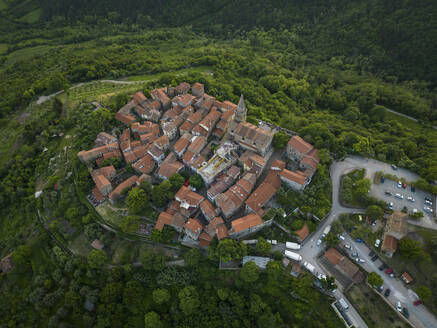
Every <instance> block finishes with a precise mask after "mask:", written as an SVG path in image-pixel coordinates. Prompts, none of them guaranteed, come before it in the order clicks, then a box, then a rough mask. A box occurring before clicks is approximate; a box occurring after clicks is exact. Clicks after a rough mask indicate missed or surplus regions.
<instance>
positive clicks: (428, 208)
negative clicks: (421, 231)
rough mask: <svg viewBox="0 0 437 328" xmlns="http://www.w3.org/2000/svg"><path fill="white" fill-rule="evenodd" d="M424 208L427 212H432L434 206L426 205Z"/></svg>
mask: <svg viewBox="0 0 437 328" xmlns="http://www.w3.org/2000/svg"><path fill="white" fill-rule="evenodd" d="M423 210H424V211H425V212H428V213H432V208H431V207H428V206H424V207H423Z"/></svg>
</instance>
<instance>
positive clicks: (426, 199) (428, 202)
mask: <svg viewBox="0 0 437 328" xmlns="http://www.w3.org/2000/svg"><path fill="white" fill-rule="evenodd" d="M425 204H428V205H431V206H432V200H431V198H429V197H425Z"/></svg>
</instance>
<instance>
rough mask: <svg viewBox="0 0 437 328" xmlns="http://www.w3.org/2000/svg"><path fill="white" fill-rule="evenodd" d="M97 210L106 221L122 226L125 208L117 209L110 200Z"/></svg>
mask: <svg viewBox="0 0 437 328" xmlns="http://www.w3.org/2000/svg"><path fill="white" fill-rule="evenodd" d="M126 210H127V209H126ZM96 211H97V212H98V213H99V214H100V216H101V217H102V218H103V219H104V220H105V221H107V222H109V223H110V224H113V225H115V226H120V224H121V221H122V220H123V215H122V212H123V209H120V210H119V209H115V208H114V207H112V206H111V205H110V204H109V203H108V202H106V203H103V204H101V205H99V206H97V207H96Z"/></svg>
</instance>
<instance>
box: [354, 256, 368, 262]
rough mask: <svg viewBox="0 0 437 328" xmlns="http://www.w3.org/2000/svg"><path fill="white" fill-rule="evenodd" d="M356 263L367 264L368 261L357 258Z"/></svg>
mask: <svg viewBox="0 0 437 328" xmlns="http://www.w3.org/2000/svg"><path fill="white" fill-rule="evenodd" d="M355 261H357V263H366V260H364V259H360V258H358V257H357V258H356V259H355Z"/></svg>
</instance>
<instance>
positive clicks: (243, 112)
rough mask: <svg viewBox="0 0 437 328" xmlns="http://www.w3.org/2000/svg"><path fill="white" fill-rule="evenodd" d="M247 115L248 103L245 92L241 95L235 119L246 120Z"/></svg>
mask: <svg viewBox="0 0 437 328" xmlns="http://www.w3.org/2000/svg"><path fill="white" fill-rule="evenodd" d="M246 116H247V108H246V104H245V103H244V98H243V94H241V96H240V101H239V102H238V107H237V111H236V113H235V120H236V121H237V122H245V121H246Z"/></svg>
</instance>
